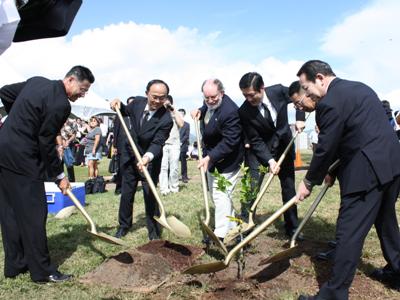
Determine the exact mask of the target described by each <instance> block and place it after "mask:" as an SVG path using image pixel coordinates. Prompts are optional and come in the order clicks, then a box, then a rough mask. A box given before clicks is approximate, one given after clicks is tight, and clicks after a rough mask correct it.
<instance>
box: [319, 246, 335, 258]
mask: <svg viewBox="0 0 400 300" xmlns="http://www.w3.org/2000/svg"><path fill="white" fill-rule="evenodd" d="M316 257H317V259H319V260H324V261H330V260H333V259H334V257H335V249H331V250H329V251H326V252H319V253H318V254H317V256H316Z"/></svg>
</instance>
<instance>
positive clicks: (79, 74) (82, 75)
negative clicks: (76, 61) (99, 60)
mask: <svg viewBox="0 0 400 300" xmlns="http://www.w3.org/2000/svg"><path fill="white" fill-rule="evenodd" d="M69 76H75V77H76V79H78V81H79V82H82V81H84V80H87V81H89V82H90V83H93V82H94V76H93V74H92V71H90V70H89V69H88V68H86V67H84V66H74V67H72V69H71V70H69V71H68V73H67V74H66V75H65V77H69Z"/></svg>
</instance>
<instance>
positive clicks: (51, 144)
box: [0, 77, 71, 179]
mask: <svg viewBox="0 0 400 300" xmlns="http://www.w3.org/2000/svg"><path fill="white" fill-rule="evenodd" d="M0 98H1V100H2V102H3V104H4V106H5V108H6V110H7V112H8V113H9V115H8V118H7V121H6V122H5V123H4V125H3V126H2V128H1V130H0V165H1V166H2V167H4V168H6V169H9V170H12V171H14V172H16V173H18V174H22V175H26V176H29V177H32V178H35V179H45V178H46V175H47V176H48V177H50V178H55V177H56V176H57V175H59V174H60V173H62V171H63V167H62V163H61V161H60V159H59V157H58V153H57V150H56V147H55V146H56V136H57V135H58V134H59V132H60V129H61V128H62V126H63V124H64V123H65V121H66V120H67V118H68V116H69V114H70V112H71V105H70V103H69V101H68V97H67V94H66V91H65V88H64V85H63V83H62V81H61V80H58V81H57V80H53V81H51V80H48V79H46V78H43V77H33V78H31V79H29V80H27V81H26V82H21V83H16V84H11V85H6V86H3V87H2V88H1V90H0Z"/></svg>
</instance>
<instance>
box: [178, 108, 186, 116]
mask: <svg viewBox="0 0 400 300" xmlns="http://www.w3.org/2000/svg"><path fill="white" fill-rule="evenodd" d="M178 111H180V112H181V113H183V114H184V115H186V110H185V109H184V108H180V109H178Z"/></svg>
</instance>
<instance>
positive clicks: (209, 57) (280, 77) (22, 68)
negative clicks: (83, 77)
mask: <svg viewBox="0 0 400 300" xmlns="http://www.w3.org/2000/svg"><path fill="white" fill-rule="evenodd" d="M220 36H221V33H220V32H210V33H206V34H204V35H203V34H201V33H199V32H198V30H197V29H190V28H186V27H179V28H177V29H176V30H168V29H166V28H163V27H161V26H159V25H148V24H136V23H133V22H129V23H119V24H113V25H109V26H105V27H104V28H96V29H92V30H86V31H84V32H82V33H81V34H79V35H75V36H73V37H72V38H70V39H66V38H57V39H44V40H36V41H30V42H24V43H14V44H13V45H12V46H11V47H10V48H9V49H8V50H7V51H6V52H5V53H4V54H3V55H2V56H1V57H0V65H1V64H4V63H5V62H7V64H8V65H9V66H10V67H11V68H12V72H15V73H17V74H21V76H22V78H28V77H31V76H34V75H42V76H46V77H49V78H62V76H63V75H64V73H65V72H66V71H67V70H68V69H69V68H70V67H71V66H73V65H77V64H82V65H85V66H87V67H89V68H90V69H91V70H92V71H93V73H94V75H95V77H96V81H95V84H94V85H93V87H92V89H93V90H94V91H95V92H96V93H97V94H99V95H101V96H103V97H104V98H108V99H112V98H114V97H119V98H121V99H123V100H125V99H126V98H127V97H128V96H131V95H144V90H145V87H146V84H147V82H148V81H149V80H151V79H154V78H160V79H163V80H165V81H166V82H167V83H168V84H169V85H170V89H171V94H172V95H173V96H174V99H175V103H176V105H177V106H178V107H184V108H185V109H186V110H187V111H190V110H191V109H194V108H197V107H199V106H200V105H201V103H202V96H201V92H200V87H201V84H202V82H203V81H204V80H205V79H207V78H211V77H218V78H219V79H221V80H222V82H223V83H224V85H225V88H226V93H227V94H228V95H230V96H231V98H233V99H234V100H235V101H236V102H237V103H238V104H241V103H242V100H243V96H242V95H241V93H240V90H239V87H238V82H239V79H240V77H241V76H242V75H243V74H244V73H246V72H249V71H257V72H259V73H261V74H262V75H263V77H264V81H265V83H266V85H271V84H276V83H284V84H290V83H291V82H292V81H293V80H295V79H296V76H295V74H296V72H297V70H298V68H299V67H300V65H301V63H302V62H300V61H289V62H284V61H280V60H279V59H277V58H273V57H269V58H265V59H264V60H262V61H260V62H259V63H258V64H252V63H250V62H248V61H246V60H242V61H230V60H229V59H228V57H229V56H230V55H229V53H225V52H224V51H226V49H229V47H224V49H225V50H224V51H223V50H221V49H220V48H218V47H217V46H216V45H217V43H218V41H219V40H218V39H219V38H220ZM232 51H234V49H232ZM2 70H3V68H2ZM10 72H11V71H10ZM8 73H9V72H1V73H0V85H2V84H6V83H11V82H14V79H11V78H10V77H9V74H8Z"/></svg>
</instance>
